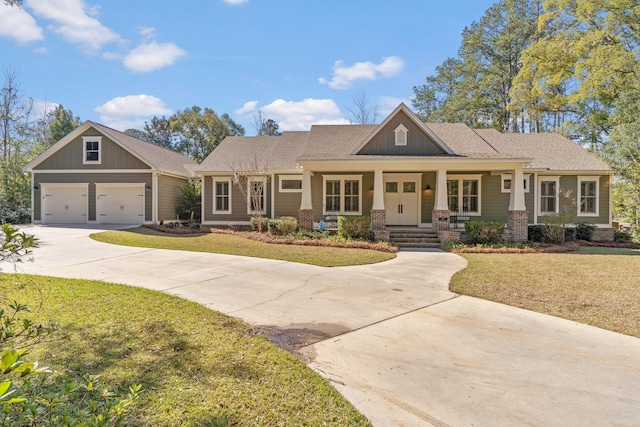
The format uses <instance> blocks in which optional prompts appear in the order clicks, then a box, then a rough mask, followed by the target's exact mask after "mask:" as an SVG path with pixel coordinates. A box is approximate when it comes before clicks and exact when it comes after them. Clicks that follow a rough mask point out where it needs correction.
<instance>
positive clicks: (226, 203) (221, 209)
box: [213, 178, 231, 213]
mask: <svg viewBox="0 0 640 427" xmlns="http://www.w3.org/2000/svg"><path fill="white" fill-rule="evenodd" d="M213 212H214V213H231V178H228V179H226V178H225V179H216V178H214V179H213Z"/></svg>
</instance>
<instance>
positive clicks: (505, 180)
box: [500, 173, 531, 193]
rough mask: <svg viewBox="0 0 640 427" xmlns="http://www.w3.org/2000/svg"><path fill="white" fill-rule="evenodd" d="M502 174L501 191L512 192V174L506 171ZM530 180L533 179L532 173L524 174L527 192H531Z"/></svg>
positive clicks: (525, 190)
mask: <svg viewBox="0 0 640 427" xmlns="http://www.w3.org/2000/svg"><path fill="white" fill-rule="evenodd" d="M500 176H501V181H502V185H501V187H500V189H501V191H502V192H503V193H511V174H510V173H506V174H502V175H500ZM530 181H531V175H525V176H524V192H525V193H528V192H529V186H530Z"/></svg>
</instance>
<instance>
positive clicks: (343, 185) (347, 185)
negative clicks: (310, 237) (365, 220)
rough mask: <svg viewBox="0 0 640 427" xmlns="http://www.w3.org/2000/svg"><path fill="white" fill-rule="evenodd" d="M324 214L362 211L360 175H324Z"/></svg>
mask: <svg viewBox="0 0 640 427" xmlns="http://www.w3.org/2000/svg"><path fill="white" fill-rule="evenodd" d="M323 181H324V212H323V214H324V215H328V214H352V215H361V212H362V197H361V196H362V194H361V193H362V175H344V176H339V175H325V176H324V177H323Z"/></svg>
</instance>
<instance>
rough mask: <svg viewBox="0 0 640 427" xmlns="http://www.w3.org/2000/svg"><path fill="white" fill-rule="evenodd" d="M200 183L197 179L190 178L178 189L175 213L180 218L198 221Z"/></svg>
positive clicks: (200, 201) (200, 200)
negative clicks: (178, 194)
mask: <svg viewBox="0 0 640 427" xmlns="http://www.w3.org/2000/svg"><path fill="white" fill-rule="evenodd" d="M200 187H201V184H200V180H198V179H190V180H189V181H187V183H186V184H185V185H184V187H182V189H181V190H180V191H181V193H180V196H179V197H178V200H177V202H178V203H177V206H176V213H177V214H178V217H179V218H180V219H184V220H187V221H189V222H194V221H195V222H198V221H200V211H201V209H200V208H201V206H202V197H201V195H200V194H201V188H200Z"/></svg>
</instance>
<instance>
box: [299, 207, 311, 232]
mask: <svg viewBox="0 0 640 427" xmlns="http://www.w3.org/2000/svg"><path fill="white" fill-rule="evenodd" d="M298 225H299V226H300V228H302V229H304V230H308V231H312V230H313V209H298Z"/></svg>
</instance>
